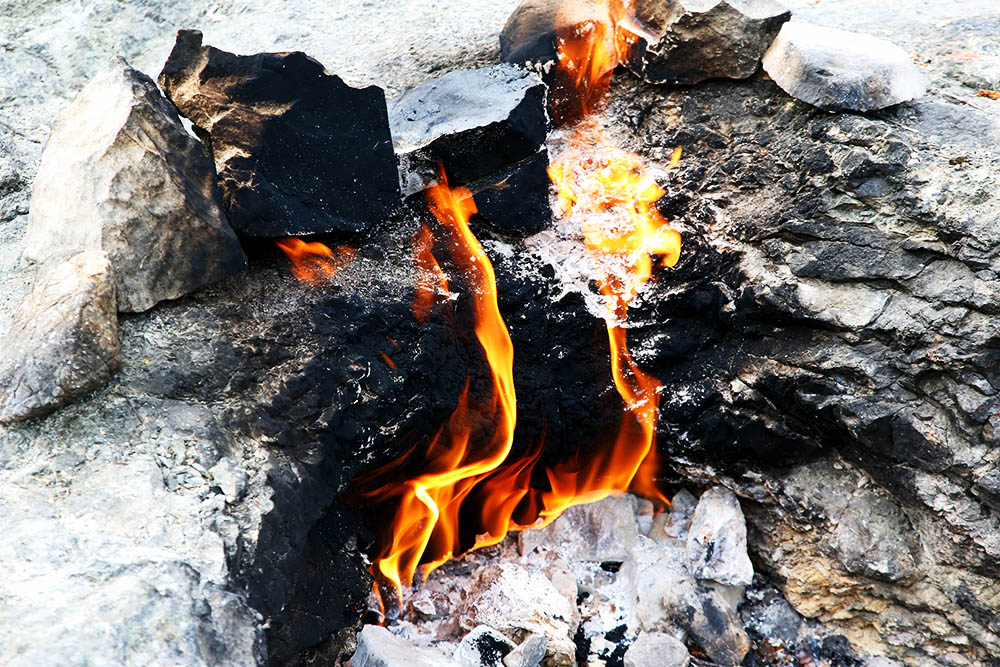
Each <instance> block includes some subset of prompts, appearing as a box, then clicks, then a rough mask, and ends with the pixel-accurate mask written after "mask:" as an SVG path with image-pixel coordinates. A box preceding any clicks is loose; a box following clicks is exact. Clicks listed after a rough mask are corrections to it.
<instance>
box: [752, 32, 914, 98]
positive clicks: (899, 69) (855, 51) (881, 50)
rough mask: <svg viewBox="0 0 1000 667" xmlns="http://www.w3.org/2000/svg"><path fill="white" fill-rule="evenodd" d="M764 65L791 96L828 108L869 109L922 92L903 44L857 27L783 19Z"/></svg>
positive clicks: (911, 61)
mask: <svg viewBox="0 0 1000 667" xmlns="http://www.w3.org/2000/svg"><path fill="white" fill-rule="evenodd" d="M764 70H765V71H766V72H767V73H768V74H769V75H770V76H771V78H772V79H774V82H775V83H777V84H778V85H779V86H780V87H781V89H782V90H784V91H785V92H786V93H788V94H789V95H791V96H792V97H794V98H796V99H799V100H802V101H803V102H808V103H809V104H812V105H813V106H817V107H819V108H821V109H827V110H829V111H841V110H844V109H851V110H854V111H871V110H874V109H882V108H884V107H888V106H892V105H894V104H899V103H900V102H906V101H909V100H912V99H914V98H917V97H920V96H921V95H923V94H924V91H925V83H924V78H923V76H922V75H921V74H920V71H919V70H918V69H917V66H916V65H915V64H914V63H913V60H912V59H911V58H910V56H908V55H907V54H906V52H905V51H903V49H901V48H899V47H898V46H896V45H895V44H893V43H891V42H887V41H886V40H884V39H879V38H878V37H873V36H872V35H865V34H862V33H857V32H848V31H846V30H838V29H836V28H827V27H824V26H818V25H812V24H809V23H798V22H796V23H789V24H787V25H785V26H784V27H783V28H782V29H781V32H780V33H779V34H778V37H777V39H775V40H774V43H773V44H772V45H771V48H769V49H768V50H767V53H766V54H764Z"/></svg>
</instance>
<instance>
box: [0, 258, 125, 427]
mask: <svg viewBox="0 0 1000 667" xmlns="http://www.w3.org/2000/svg"><path fill="white" fill-rule="evenodd" d="M0 355H2V358H0V422H11V421H17V420H21V419H27V418H28V417H35V416H37V415H41V414H45V413H46V412H50V411H52V410H54V409H56V408H58V407H60V406H62V405H65V404H66V403H69V402H70V401H72V400H73V399H75V398H77V397H79V396H82V395H83V394H86V393H87V392H90V391H93V390H95V389H98V388H99V387H102V386H103V385H104V383H105V382H107V381H108V378H110V377H111V374H112V373H114V371H115V370H116V369H117V368H118V314H117V310H116V307H115V289H114V271H113V270H112V268H111V264H110V262H108V259H107V257H106V256H105V255H104V253H101V252H99V251H96V250H90V251H87V252H81V253H79V254H76V255H73V256H72V257H70V258H69V259H67V260H65V261H58V260H57V261H55V262H54V263H52V264H50V265H44V266H43V267H41V268H40V269H39V272H38V276H37V278H36V279H35V281H34V283H33V285H32V288H31V291H30V292H29V293H28V294H27V295H26V296H25V299H24V300H23V301H22V302H21V305H20V307H19V308H18V310H17V313H16V314H15V315H14V321H13V322H12V323H11V327H10V330H9V331H8V332H7V335H6V337H5V338H4V340H3V344H2V345H0Z"/></svg>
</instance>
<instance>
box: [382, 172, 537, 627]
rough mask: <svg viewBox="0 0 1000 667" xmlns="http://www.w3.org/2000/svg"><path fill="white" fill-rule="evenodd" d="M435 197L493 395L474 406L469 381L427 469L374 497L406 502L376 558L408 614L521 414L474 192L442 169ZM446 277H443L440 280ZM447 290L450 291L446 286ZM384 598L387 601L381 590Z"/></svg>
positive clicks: (421, 248) (423, 245) (426, 255)
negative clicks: (410, 595) (477, 435)
mask: <svg viewBox="0 0 1000 667" xmlns="http://www.w3.org/2000/svg"><path fill="white" fill-rule="evenodd" d="M427 200H428V205H429V207H430V210H431V212H432V213H433V214H434V217H435V218H437V220H438V221H439V222H440V223H441V225H442V227H444V228H445V230H447V232H448V233H449V235H450V242H451V245H450V247H452V248H453V252H452V255H453V259H454V261H455V263H456V264H457V265H458V266H459V268H460V270H461V272H462V274H463V276H464V278H465V280H466V282H467V283H468V284H469V285H470V287H471V290H470V291H471V293H472V296H473V317H474V322H475V325H474V330H475V334H476V338H477V339H478V341H479V344H480V345H481V347H482V349H483V352H484V354H485V357H486V361H487V363H488V365H489V368H490V374H491V377H492V380H493V395H492V397H491V398H490V400H489V401H487V402H486V403H485V404H484V405H480V406H471V405H470V402H469V384H468V382H466V385H465V388H464V389H463V390H462V393H461V395H460V396H459V399H458V405H457V407H456V408H455V410H454V412H453V413H452V415H451V417H450V418H449V420H448V423H447V424H446V425H445V426H444V427H442V428H441V429H440V430H439V431H438V432H437V434H436V435H435V437H434V439H433V440H432V441H431V443H430V445H429V446H428V447H427V451H426V454H425V459H426V461H427V464H426V467H425V469H424V472H422V473H421V474H420V475H417V476H416V477H413V478H411V479H408V480H406V481H404V482H401V483H398V484H390V485H387V486H383V487H381V488H378V489H376V490H375V491H372V492H368V493H367V494H366V495H367V497H369V498H371V499H377V500H384V499H386V498H390V497H395V496H398V497H399V500H398V507H397V510H396V513H395V516H394V518H393V521H392V524H391V527H390V528H391V531H392V540H391V542H390V544H388V545H387V547H385V548H384V549H383V551H382V553H381V555H380V556H379V558H377V559H376V561H375V563H374V565H373V571H374V572H375V573H376V574H377V577H378V578H379V579H381V580H382V581H383V582H385V583H387V584H388V586H389V587H391V588H392V590H393V592H394V593H395V598H396V603H397V605H398V608H399V609H400V610H402V609H405V603H406V599H405V597H406V592H407V591H408V590H409V588H410V586H411V585H412V582H413V579H414V576H415V575H416V573H417V570H418V568H420V569H421V571H422V575H423V577H424V578H426V576H427V575H428V574H429V573H430V572H431V571H432V570H433V569H434V568H436V567H437V566H438V565H440V564H441V563H444V562H445V561H447V560H448V559H450V558H451V557H452V556H453V555H454V554H456V553H458V551H459V549H460V546H459V535H458V512H459V508H460V507H461V504H462V501H463V500H464V499H465V497H466V496H467V495H468V494H469V492H470V491H471V490H472V489H473V487H474V486H475V484H476V483H477V482H478V481H479V480H480V479H482V478H483V477H485V476H486V475H488V474H490V473H491V472H493V471H494V470H495V469H496V468H497V467H499V466H500V464H501V463H503V461H504V460H505V459H506V458H507V455H508V454H509V453H510V449H511V444H512V443H513V440H514V427H515V423H516V412H517V408H516V396H515V392H514V346H513V343H512V342H511V339H510V334H509V333H508V332H507V326H506V325H505V324H504V321H503V318H502V317H501V316H500V308H499V305H498V303H497V292H496V276H495V274H494V272H493V265H492V264H490V261H489V259H488V258H487V256H486V253H485V252H484V251H483V248H482V246H481V245H480V244H479V241H478V240H477V239H476V237H475V236H474V235H473V234H472V232H471V231H470V230H469V226H468V222H469V218H470V217H471V216H472V214H473V213H475V212H476V205H475V203H474V201H473V199H472V194H471V193H470V192H469V191H468V190H466V189H465V188H454V189H452V188H449V187H448V182H447V178H446V177H445V174H444V171H443V170H442V172H441V177H440V179H439V182H438V185H436V186H434V187H432V188H431V189H430V190H428V192H427ZM430 236H431V234H430V230H429V229H428V228H426V227H425V228H424V230H422V231H421V232H420V233H419V234H418V236H417V238H416V239H415V247H416V248H417V258H418V262H421V261H422V262H423V263H424V266H425V267H427V266H433V267H437V268H436V271H437V272H440V266H439V265H438V264H437V261H436V259H434V257H433V255H432V254H431V247H432V245H433V244H432V239H431V238H430ZM421 257H422V258H423V259H421ZM443 277H444V274H443V272H440V273H439V275H438V277H437V280H438V282H439V283H440V282H441V281H442V280H443ZM444 286H445V288H447V282H446V281H445V282H444ZM425 294H426V292H425V291H421V290H418V294H417V299H416V301H415V303H414V314H415V315H416V316H417V317H418V319H420V317H422V316H425V315H426V314H427V313H428V312H429V311H428V307H427V300H426V296H425ZM418 304H419V305H420V307H419V308H418ZM481 423H488V424H491V425H492V426H493V431H492V433H491V434H490V435H489V438H488V442H487V443H486V445H485V446H477V447H473V446H472V441H473V437H472V436H473V425H474V424H481ZM406 458H409V457H408V456H407V457H403V459H401V460H400V461H399V462H394V463H393V464H390V466H388V467H383V468H382V469H380V470H378V471H375V472H374V475H373V477H374V478H380V477H381V478H384V477H385V473H386V471H387V469H388V468H392V469H394V468H396V467H398V465H402V463H403V460H404V459H406ZM397 464H398V465H397ZM378 598H379V599H380V600H383V599H384V598H383V596H382V595H381V593H379V594H378Z"/></svg>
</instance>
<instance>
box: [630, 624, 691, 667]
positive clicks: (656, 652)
mask: <svg viewBox="0 0 1000 667" xmlns="http://www.w3.org/2000/svg"><path fill="white" fill-rule="evenodd" d="M690 663H691V656H690V655H689V654H688V652H687V649H686V648H685V647H684V644H682V643H681V642H680V641H679V640H677V639H676V638H675V637H671V636H670V635H668V634H664V633H662V632H642V633H639V636H638V637H637V638H636V640H635V642H633V643H632V646H630V647H629V649H628V650H627V651H626V652H625V667H687V666H688V665H689V664H690Z"/></svg>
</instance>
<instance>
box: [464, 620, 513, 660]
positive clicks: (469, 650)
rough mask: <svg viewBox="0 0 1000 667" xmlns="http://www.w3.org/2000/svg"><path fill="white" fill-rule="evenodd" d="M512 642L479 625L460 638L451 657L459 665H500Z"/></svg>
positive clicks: (511, 647)
mask: <svg viewBox="0 0 1000 667" xmlns="http://www.w3.org/2000/svg"><path fill="white" fill-rule="evenodd" d="M513 650H514V642H512V641H511V640H509V639H507V638H506V637H504V636H503V635H502V634H500V633H499V632H497V631H496V630H494V629H493V628H491V627H489V626H486V625H480V626H478V627H476V628H474V629H473V630H472V632H470V633H469V634H467V635H465V637H463V638H462V641H461V642H460V643H459V645H458V648H456V649H455V654H454V655H453V656H452V659H453V660H454V661H455V662H456V663H458V665H460V667H501V666H502V665H503V664H504V658H505V657H506V656H507V655H508V654H509V653H510V652H511V651H513Z"/></svg>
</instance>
